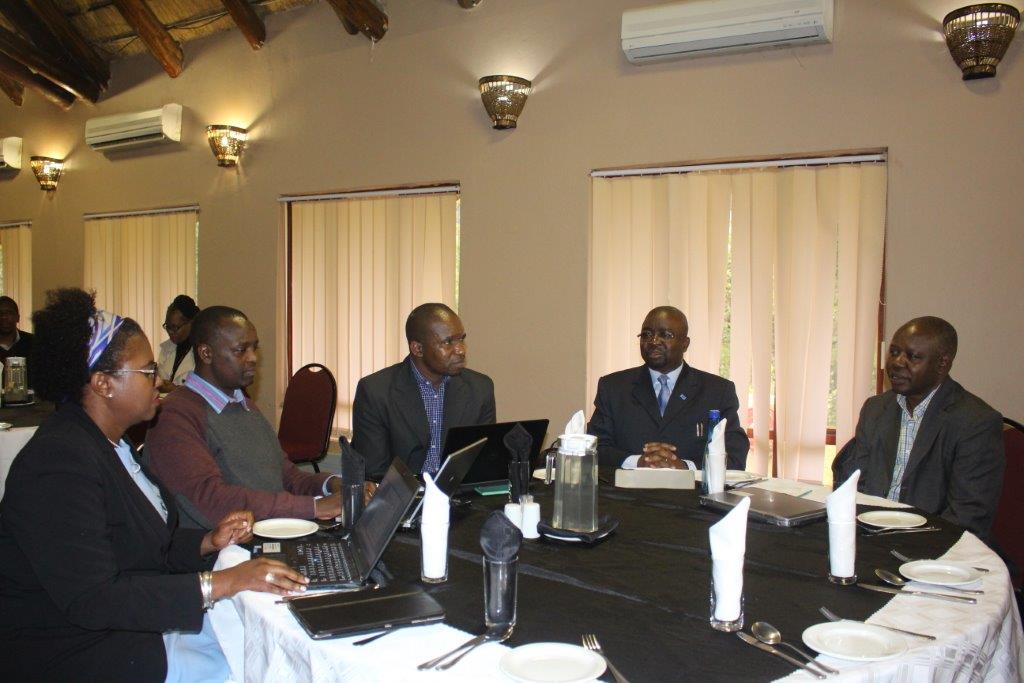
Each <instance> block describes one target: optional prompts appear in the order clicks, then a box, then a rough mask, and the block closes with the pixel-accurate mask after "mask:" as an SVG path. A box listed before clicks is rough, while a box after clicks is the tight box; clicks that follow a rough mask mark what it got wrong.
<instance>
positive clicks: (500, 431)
mask: <svg viewBox="0 0 1024 683" xmlns="http://www.w3.org/2000/svg"><path fill="white" fill-rule="evenodd" d="M517 424H521V425H523V428H524V429H526V431H527V432H528V433H529V434H530V438H531V439H532V440H533V443H532V445H531V446H530V462H531V463H533V465H536V464H537V456H539V455H540V447H541V444H543V443H544V435H545V434H547V431H548V421H547V420H519V421H517V422H498V423H495V424H484V425H465V426H462V427H452V428H451V429H449V430H448V434H447V435H446V436H445V440H444V450H443V451H442V453H445V454H448V453H454V452H456V451H457V450H459V449H461V448H464V447H465V446H467V445H469V444H471V443H473V442H475V441H478V440H480V439H487V442H486V443H485V444H484V446H483V449H482V450H481V451H480V454H479V455H478V456H477V458H476V461H475V462H474V463H473V466H472V467H471V468H470V469H469V472H467V473H466V476H465V477H464V478H463V480H462V485H461V486H460V489H461V490H463V491H467V490H471V489H474V488H476V487H478V486H488V485H491V484H499V483H501V482H506V483H507V482H508V462H509V453H508V449H506V448H505V443H504V439H505V435H506V434H508V433H509V431H511V429H512V428H513V427H515V426H516V425H517Z"/></svg>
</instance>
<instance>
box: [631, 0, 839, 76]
mask: <svg viewBox="0 0 1024 683" xmlns="http://www.w3.org/2000/svg"><path fill="white" fill-rule="evenodd" d="M833 7H834V0H689V1H687V2H675V3H672V4H668V5H658V6H655V7H646V8H641V9H635V10H628V11H626V12H623V13H622V51H623V52H625V53H626V58H627V59H629V61H631V62H633V63H635V64H642V63H644V62H650V61H654V60H661V59H672V58H677V57H695V56H700V55H707V54H715V53H721V52H738V51H741V50H751V49H755V48H761V47H773V46H779V45H799V44H806V43H828V42H831V41H832V14H833Z"/></svg>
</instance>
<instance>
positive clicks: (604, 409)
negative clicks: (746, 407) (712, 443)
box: [587, 365, 750, 470]
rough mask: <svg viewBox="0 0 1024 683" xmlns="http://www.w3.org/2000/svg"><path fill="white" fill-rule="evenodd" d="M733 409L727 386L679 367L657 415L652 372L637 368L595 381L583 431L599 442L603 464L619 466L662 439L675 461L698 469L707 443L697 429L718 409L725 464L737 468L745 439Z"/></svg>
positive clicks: (743, 455)
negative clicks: (591, 412) (673, 452)
mask: <svg viewBox="0 0 1024 683" xmlns="http://www.w3.org/2000/svg"><path fill="white" fill-rule="evenodd" d="M684 396H685V398H683V397H684ZM738 408H739V401H738V400H737V399H736V387H735V386H734V385H733V383H732V382H730V381H729V380H727V379H723V378H721V377H719V376H717V375H712V374H711V373H708V372H702V371H701V370H697V369H696V368H692V367H690V366H689V365H683V371H682V372H681V373H680V374H679V379H677V380H676V385H675V386H674V387H673V388H672V396H671V397H670V398H669V401H668V405H666V406H665V416H664V417H662V416H661V414H660V413H659V412H658V400H657V398H656V396H655V393H654V383H653V382H652V381H651V373H650V371H649V370H648V369H647V366H646V365H641V366H640V367H638V368H631V369H629V370H622V371H620V372H614V373H612V374H610V375H605V376H604V377H602V378H601V379H600V380H599V381H598V383H597V397H596V398H595V399H594V415H593V417H592V418H591V419H590V425H589V426H588V427H587V431H588V432H589V433H590V434H593V435H594V436H596V437H597V439H598V440H597V451H598V459H599V460H600V462H601V464H602V465H609V466H614V467H618V466H619V465H621V464H622V461H623V460H624V459H625V458H626V457H627V456H629V455H638V454H640V453H642V452H643V446H644V444H645V443H647V442H649V441H662V442H665V443H670V444H672V445H673V446H675V447H676V449H677V450H676V455H678V456H679V458H680V459H683V460H692V461H693V462H694V464H695V465H696V466H697V467H703V466H704V445H705V443H706V439H705V438H704V437H703V436H699V435H698V433H697V425H698V424H705V423H706V422H707V419H708V412H709V411H711V410H718V411H720V412H721V414H722V417H723V418H725V420H726V422H727V425H726V431H725V450H726V452H727V453H728V459H727V466H728V468H729V469H736V470H742V469H743V468H744V467H746V464H747V451H748V450H750V440H749V439H748V438H747V433H746V432H745V431H744V430H743V427H742V426H741V425H740V420H739V416H738V415H737V410H738Z"/></svg>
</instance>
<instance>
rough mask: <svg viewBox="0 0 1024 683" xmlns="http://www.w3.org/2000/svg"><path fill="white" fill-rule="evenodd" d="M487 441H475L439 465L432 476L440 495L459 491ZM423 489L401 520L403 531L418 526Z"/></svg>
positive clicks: (421, 488) (421, 509) (448, 494)
mask: <svg viewBox="0 0 1024 683" xmlns="http://www.w3.org/2000/svg"><path fill="white" fill-rule="evenodd" d="M486 443H487V439H477V440H476V441H474V442H473V443H471V444H469V445H468V446H466V447H465V448H460V449H459V450H457V451H455V452H454V453H452V454H451V455H449V456H448V457H447V458H445V461H444V462H443V463H441V469H439V470H438V471H437V474H436V475H434V483H435V484H437V488H439V489H441V493H443V494H445V495H447V496H450V495H452V494H453V493H456V492H457V491H458V490H459V485H460V484H462V480H463V478H465V476H466V473H467V472H469V468H470V467H472V466H473V463H474V462H476V456H477V455H479V454H480V451H481V450H482V449H483V447H484V444H486ZM422 494H423V487H422V486H421V487H420V491H419V493H418V494H417V496H416V502H415V503H414V504H413V506H412V512H410V513H409V514H408V515H406V516H405V519H404V520H402V528H403V529H412V528H413V527H415V526H417V525H418V524H419V519H420V513H421V512H422V511H423V495H422Z"/></svg>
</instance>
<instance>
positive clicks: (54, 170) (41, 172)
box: [30, 157, 64, 192]
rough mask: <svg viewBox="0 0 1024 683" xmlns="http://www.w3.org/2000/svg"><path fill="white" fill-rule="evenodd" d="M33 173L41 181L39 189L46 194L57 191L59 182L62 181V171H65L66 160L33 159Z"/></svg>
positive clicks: (50, 158)
mask: <svg viewBox="0 0 1024 683" xmlns="http://www.w3.org/2000/svg"><path fill="white" fill-rule="evenodd" d="M30 161H31V162H32V172H33V173H34V174H35V176H36V180H38V181H39V187H40V188H41V189H42V190H43V191H44V192H52V191H53V190H56V189H57V181H58V180H59V179H60V174H61V171H63V170H64V160H63V159H54V158H52V157H32V158H31V159H30Z"/></svg>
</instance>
